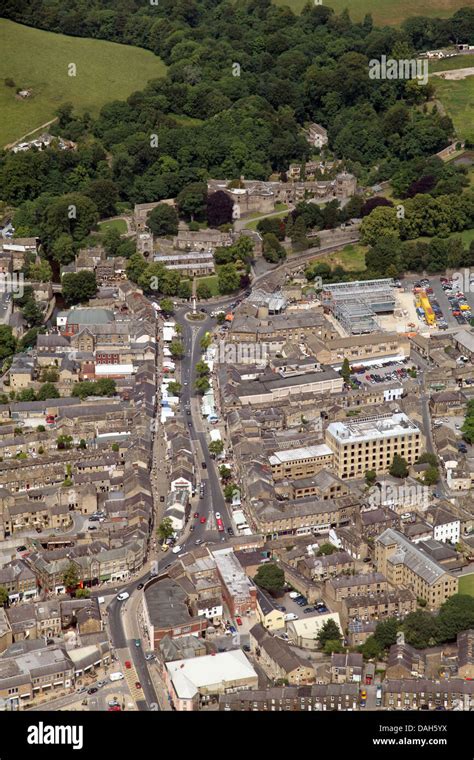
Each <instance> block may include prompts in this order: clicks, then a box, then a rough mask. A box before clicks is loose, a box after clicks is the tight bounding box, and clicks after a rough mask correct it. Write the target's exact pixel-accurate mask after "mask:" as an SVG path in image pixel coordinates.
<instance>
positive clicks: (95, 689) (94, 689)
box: [87, 686, 99, 694]
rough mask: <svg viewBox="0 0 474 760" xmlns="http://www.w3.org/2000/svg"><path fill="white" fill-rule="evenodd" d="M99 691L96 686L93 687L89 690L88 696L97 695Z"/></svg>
mask: <svg viewBox="0 0 474 760" xmlns="http://www.w3.org/2000/svg"><path fill="white" fill-rule="evenodd" d="M98 691H99V689H97V688H96V687H95V686H93V687H92V688H91V689H87V693H88V694H96V693H97V692H98Z"/></svg>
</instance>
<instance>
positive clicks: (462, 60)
mask: <svg viewBox="0 0 474 760" xmlns="http://www.w3.org/2000/svg"><path fill="white" fill-rule="evenodd" d="M472 65H473V62H472V59H471V56H470V55H456V56H455V57H454V58H441V59H440V60H434V61H433V60H432V61H428V69H429V72H430V74H431V73H432V72H435V71H451V70H452V69H469V68H470V67H471V66H472Z"/></svg>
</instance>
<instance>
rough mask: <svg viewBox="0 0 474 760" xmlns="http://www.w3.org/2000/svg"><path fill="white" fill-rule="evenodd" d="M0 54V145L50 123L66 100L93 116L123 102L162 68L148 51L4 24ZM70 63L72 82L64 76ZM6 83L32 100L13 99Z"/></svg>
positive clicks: (0, 21)
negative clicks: (27, 92) (112, 103)
mask: <svg viewBox="0 0 474 760" xmlns="http://www.w3.org/2000/svg"><path fill="white" fill-rule="evenodd" d="M0 50H1V51H2V53H1V58H0V60H1V64H0V69H1V72H0V113H1V115H2V118H1V119H0V146H3V145H5V144H6V143H9V142H13V141H15V140H17V139H18V138H20V137H22V136H23V135H24V134H26V133H27V132H29V131H30V130H33V129H35V128H37V127H40V126H41V125H42V124H44V123H45V122H47V121H49V120H50V119H52V118H54V111H55V109H56V108H57V107H58V105H59V104H60V103H64V102H66V101H69V102H71V103H73V104H74V106H76V108H77V109H78V111H79V113H82V112H84V111H89V112H90V113H91V114H97V113H98V111H99V110H100V108H101V106H102V105H103V104H104V103H106V102H108V101H110V100H114V99H122V100H123V99H124V98H126V97H128V95H130V93H132V92H133V91H134V90H138V89H142V88H143V87H144V85H145V84H146V82H147V81H148V80H149V79H155V78H157V77H160V76H163V74H164V72H165V69H166V67H165V65H164V63H163V62H162V61H161V60H160V58H158V57H157V56H155V55H154V54H153V53H151V52H150V51H148V50H142V49H141V48H137V47H131V46H129V45H118V44H116V43H114V42H103V41H102V40H90V39H81V38H79V37H66V36H65V35H62V34H53V33H52V32H44V31H41V30H38V29H31V28H30V27H27V26H22V25H21V24H15V23H14V22H12V21H7V20H5V19H0ZM71 63H74V64H75V65H76V71H77V75H76V76H75V77H73V76H68V66H69V64H71ZM5 78H11V79H13V81H14V82H15V85H16V87H22V88H27V89H30V88H31V89H32V97H30V98H28V99H26V100H21V99H18V98H17V97H16V94H15V92H16V90H15V88H11V87H7V86H6V85H5V83H4V80H5Z"/></svg>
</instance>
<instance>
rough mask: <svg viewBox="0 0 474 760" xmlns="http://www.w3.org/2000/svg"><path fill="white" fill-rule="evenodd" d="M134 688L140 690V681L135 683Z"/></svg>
mask: <svg viewBox="0 0 474 760" xmlns="http://www.w3.org/2000/svg"><path fill="white" fill-rule="evenodd" d="M135 688H136V689H141V688H142V685H141V683H140V681H135Z"/></svg>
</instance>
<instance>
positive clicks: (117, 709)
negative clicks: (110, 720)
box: [107, 705, 122, 712]
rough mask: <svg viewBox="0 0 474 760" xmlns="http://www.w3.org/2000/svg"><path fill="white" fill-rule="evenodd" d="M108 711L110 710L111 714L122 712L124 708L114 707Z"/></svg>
mask: <svg viewBox="0 0 474 760" xmlns="http://www.w3.org/2000/svg"><path fill="white" fill-rule="evenodd" d="M107 709H108V711H109V712H121V711H122V708H121V707H120V705H114V706H113V707H108V708H107Z"/></svg>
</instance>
